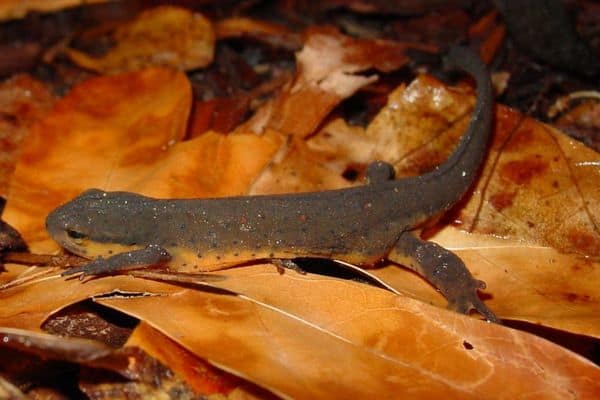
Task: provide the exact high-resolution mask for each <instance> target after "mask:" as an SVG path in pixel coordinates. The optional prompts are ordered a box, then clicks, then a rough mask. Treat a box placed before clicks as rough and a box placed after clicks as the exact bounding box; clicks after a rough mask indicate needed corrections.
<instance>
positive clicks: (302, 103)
mask: <svg viewBox="0 0 600 400" xmlns="http://www.w3.org/2000/svg"><path fill="white" fill-rule="evenodd" d="M410 46H411V45H408V44H404V43H398V42H391V41H384V40H364V39H355V38H351V37H349V36H345V35H342V34H341V33H339V32H337V31H335V30H333V29H315V30H311V31H309V32H308V33H307V38H306V39H305V43H304V46H303V47H302V50H301V51H300V52H298V53H297V55H296V58H297V64H298V72H297V74H296V77H295V79H294V81H293V82H292V83H291V85H290V86H289V87H288V88H287V89H286V90H284V91H283V92H282V93H281V94H280V95H279V96H278V97H277V98H276V99H275V100H274V101H272V102H270V103H269V105H268V106H265V107H263V108H262V109H261V110H260V111H259V112H258V113H257V114H256V115H255V116H254V117H253V118H252V119H251V120H250V121H249V122H248V123H246V126H248V127H250V128H251V129H252V130H253V131H255V132H261V131H262V130H263V129H265V128H267V127H269V128H272V129H275V130H277V131H280V132H282V133H285V134H288V135H292V136H296V137H300V138H304V137H306V136H308V135H310V134H312V133H314V131H315V129H316V128H317V126H318V125H319V124H321V123H322V122H323V119H324V118H325V117H326V116H327V114H329V112H330V111H331V110H332V109H333V108H334V107H335V106H336V105H337V104H339V103H340V102H341V101H342V100H343V99H345V98H347V97H350V96H351V95H352V94H353V93H355V92H356V91H357V90H359V89H360V88H361V87H364V86H366V85H368V84H369V83H372V82H374V81H375V80H376V79H377V76H376V75H373V74H371V75H361V74H360V72H362V71H367V70H370V69H376V70H378V71H382V72H389V71H393V70H395V69H398V68H400V67H401V66H402V65H404V64H406V63H407V62H408V57H407V56H406V55H405V52H406V49H407V48H409V47H410ZM429 50H431V49H429Z"/></svg>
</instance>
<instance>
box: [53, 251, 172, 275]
mask: <svg viewBox="0 0 600 400" xmlns="http://www.w3.org/2000/svg"><path fill="white" fill-rule="evenodd" d="M170 260H171V255H170V254H169V252H168V251H167V250H165V249H164V248H162V247H160V246H158V245H155V244H150V245H148V246H146V247H144V248H143V249H139V250H132V251H128V252H126V253H119V254H115V255H114V256H110V257H108V258H102V257H100V258H97V259H95V260H93V261H90V262H89V263H88V264H85V265H82V266H81V267H75V268H71V269H69V270H67V271H65V272H63V274H62V275H63V276H65V275H74V274H78V273H81V275H80V276H79V279H83V278H85V277H86V276H92V275H113V274H116V273H120V272H123V271H129V270H132V269H140V268H145V267H149V266H160V265H164V264H166V263H168V262H169V261H170Z"/></svg>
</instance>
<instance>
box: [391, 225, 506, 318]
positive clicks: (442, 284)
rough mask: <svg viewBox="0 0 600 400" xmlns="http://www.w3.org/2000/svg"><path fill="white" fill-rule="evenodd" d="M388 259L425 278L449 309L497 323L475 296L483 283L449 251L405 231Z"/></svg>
mask: <svg viewBox="0 0 600 400" xmlns="http://www.w3.org/2000/svg"><path fill="white" fill-rule="evenodd" d="M388 259H389V260H390V261H393V262H395V263H398V264H402V265H404V266H406V267H408V268H410V269H412V270H414V271H416V272H418V273H419V274H420V275H421V276H423V277H425V279H427V280H428V281H429V282H430V283H432V284H433V285H434V286H435V287H436V288H438V290H439V291H440V292H441V293H442V294H443V295H444V297H445V298H446V300H448V307H449V308H450V309H453V310H455V311H457V312H460V313H463V314H467V313H468V312H469V311H470V310H476V311H477V312H479V313H480V314H481V315H483V316H484V317H485V319H486V320H488V321H489V322H498V318H497V317H496V315H495V314H494V313H493V312H492V311H490V309H488V308H487V307H486V305H485V304H483V302H482V301H481V300H480V299H479V297H478V296H477V290H478V289H485V283H484V282H483V281H480V280H477V279H475V278H473V276H472V275H471V273H470V272H469V270H468V269H467V267H466V266H465V264H464V263H463V261H462V260H461V259H460V258H459V257H458V256H457V255H456V254H454V253H452V252H451V251H449V250H446V249H445V248H443V247H441V246H439V245H438V244H436V243H433V242H428V241H425V240H421V239H419V238H417V237H416V236H415V235H414V233H412V232H404V233H403V234H402V235H401V236H400V238H399V240H398V242H397V243H396V246H395V247H394V249H393V250H392V251H391V252H390V254H389V255H388Z"/></svg>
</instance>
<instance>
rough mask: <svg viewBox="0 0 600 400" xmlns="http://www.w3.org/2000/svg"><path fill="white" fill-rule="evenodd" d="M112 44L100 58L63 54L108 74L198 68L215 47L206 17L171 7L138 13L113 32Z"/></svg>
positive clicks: (75, 51) (212, 33)
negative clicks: (114, 43) (137, 70)
mask: <svg viewBox="0 0 600 400" xmlns="http://www.w3.org/2000/svg"><path fill="white" fill-rule="evenodd" d="M114 40H115V42H116V45H115V46H114V47H113V48H112V49H110V50H109V51H108V53H106V54H105V55H103V56H101V57H97V58H96V57H92V56H89V55H87V54H85V53H83V52H81V51H78V50H75V49H67V50H66V52H67V55H68V56H69V57H70V58H71V60H73V62H75V63H76V64H78V65H79V66H81V67H83V68H87V69H91V70H94V71H97V72H101V73H105V74H110V73H116V72H124V71H132V70H136V69H140V68H143V67H151V66H163V67H172V68H177V69H180V70H190V69H195V68H201V67H204V66H206V65H208V64H210V62H211V61H212V59H213V55H214V46H215V35H214V32H213V28H212V25H211V23H210V21H209V20H208V19H207V18H206V17H204V16H203V15H202V14H199V13H194V12H191V11H189V10H186V9H184V8H178V7H172V6H162V7H156V8H152V9H149V10H147V11H144V12H142V13H140V14H139V15H138V16H137V18H136V19H135V20H134V21H132V22H130V23H128V24H125V25H123V26H121V27H120V28H118V29H117V30H116V32H115V33H114Z"/></svg>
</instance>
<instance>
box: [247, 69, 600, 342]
mask: <svg viewBox="0 0 600 400" xmlns="http://www.w3.org/2000/svg"><path fill="white" fill-rule="evenodd" d="M472 104H473V98H472V95H471V94H470V90H469V89H467V88H448V87H446V86H443V85H441V84H440V83H439V82H438V81H436V80H434V79H432V78H430V77H426V76H422V77H419V78H417V79H416V80H415V81H413V82H412V83H411V84H410V85H408V86H407V87H404V86H402V87H399V88H398V89H396V90H395V91H394V92H392V93H391V94H390V96H389V101H388V104H387V105H386V107H384V108H383V109H382V110H381V111H380V113H379V114H378V115H377V116H376V117H375V118H374V119H373V121H372V122H371V123H370V124H369V125H368V127H367V128H366V129H364V130H363V129H361V128H360V127H352V128H349V127H348V126H347V125H346V124H345V123H344V122H342V121H341V120H334V121H332V122H330V123H329V124H327V125H326V126H324V127H323V128H322V129H321V130H320V131H319V132H318V133H317V134H316V135H314V136H313V137H311V138H310V139H309V140H308V141H307V142H306V143H307V144H306V146H296V147H293V148H292V149H291V150H290V151H289V152H288V153H287V154H286V155H285V156H283V157H282V159H281V160H279V162H276V163H273V164H272V165H271V166H270V168H269V169H268V170H267V171H266V173H264V174H263V175H262V176H261V177H260V178H259V179H258V180H257V182H256V184H255V185H254V187H253V192H252V193H256V194H261V193H280V192H281V191H285V190H290V189H292V190H295V191H310V190H323V189H324V188H337V187H343V186H347V185H350V184H353V183H358V182H360V180H357V181H354V182H352V181H349V180H345V179H344V178H343V174H344V171H346V170H347V169H348V168H355V170H356V171H357V175H358V177H360V172H361V171H362V170H363V169H364V167H365V166H366V164H367V163H368V162H369V161H371V160H374V159H382V160H385V161H388V162H391V163H393V164H394V166H395V167H396V171H397V175H399V176H400V177H403V176H413V175H419V174H422V173H424V172H426V171H429V170H431V169H433V168H435V166H436V165H438V164H439V163H441V162H443V161H444V160H445V159H446V157H447V156H448V154H449V153H450V152H451V151H452V148H453V147H454V144H455V143H456V141H457V140H458V138H459V137H460V136H461V135H462V134H463V133H464V131H465V129H466V125H467V122H468V120H469V118H470V108H471V107H472ZM496 116H497V117H496V127H495V134H494V144H493V145H492V152H491V154H490V156H489V157H488V159H487V162H486V165H485V166H484V172H483V178H482V179H480V180H479V182H478V184H477V186H476V188H475V191H474V193H473V194H472V195H471V196H470V197H469V198H468V201H467V202H466V204H462V205H461V206H460V208H459V210H460V218H465V220H464V221H463V223H462V224H459V226H458V227H459V228H463V229H464V228H465V227H468V226H469V222H468V219H469V218H473V217H472V216H473V215H475V213H476V212H479V214H478V215H479V217H478V223H477V225H476V226H475V229H474V230H473V232H472V234H464V233H462V234H461V232H460V231H459V230H458V229H457V228H456V227H452V226H448V227H445V228H444V227H443V226H438V227H437V228H436V230H437V231H439V230H440V229H442V230H441V231H440V232H438V233H437V234H435V235H433V236H431V234H430V233H429V234H428V236H427V238H428V239H430V240H433V241H436V242H438V243H440V244H441V245H442V246H444V247H446V248H449V249H452V250H454V251H455V252H456V253H457V254H458V255H459V256H460V257H461V258H462V259H463V260H464V261H465V263H466V264H467V267H468V268H469V270H470V271H471V272H472V273H473V274H474V275H475V277H477V278H478V279H481V280H483V281H485V282H486V284H487V289H486V290H485V291H484V293H485V295H486V296H487V297H489V298H487V299H486V303H487V304H488V305H489V307H490V308H491V309H492V310H494V311H495V312H496V313H497V314H498V315H499V316H501V318H507V319H515V320H525V321H530V322H533V323H538V324H542V325H545V326H550V327H554V328H558V329H564V330H567V331H570V332H573V333H579V334H586V335H590V336H594V337H598V336H599V335H600V330H599V329H598V327H600V324H599V323H598V322H599V321H598V312H597V310H598V307H599V304H600V298H599V293H598V290H597V286H598V285H597V282H599V281H600V276H599V275H598V271H600V268H599V265H598V263H597V261H595V259H593V257H592V258H591V259H586V258H583V257H582V256H581V255H578V254H561V251H565V250H568V249H569V247H568V246H569V245H570V244H569V243H570V241H571V242H572V241H573V239H574V238H572V237H569V232H573V230H575V229H576V232H583V233H585V234H584V235H583V238H586V237H589V238H590V240H588V241H584V240H582V241H581V242H577V241H575V244H578V245H579V247H580V249H579V252H580V253H583V254H584V255H587V256H594V247H593V246H594V245H595V244H596V245H597V243H600V241H599V240H597V239H596V238H597V236H596V233H595V232H594V225H593V224H592V223H591V222H590V221H592V222H593V216H594V215H600V211H593V212H590V213H589V214H588V213H586V211H585V208H584V207H582V206H581V203H580V204H577V201H573V200H572V198H573V197H574V198H575V199H577V196H576V193H577V190H578V191H579V192H580V193H582V194H583V195H584V196H583V197H584V198H585V199H586V200H587V202H588V204H587V208H588V209H589V210H596V209H597V208H598V207H600V201H598V196H599V194H600V193H599V192H598V190H597V189H598V188H597V185H595V182H596V181H597V180H598V177H597V172H600V170H598V168H594V165H595V164H594V162H595V161H594V160H597V159H598V155H597V154H596V153H594V152H593V151H592V150H590V149H588V148H586V147H584V146H582V145H581V144H578V143H576V142H573V141H571V140H569V139H566V138H565V137H564V136H563V135H561V134H560V133H559V132H557V131H555V130H552V129H551V128H550V127H548V126H547V125H543V124H541V123H539V122H535V121H534V120H531V119H529V120H526V121H527V122H526V125H525V126H523V125H521V128H519V130H517V131H513V128H514V127H515V126H517V123H518V121H520V120H521V119H522V117H521V115H520V114H518V113H517V112H515V111H512V110H510V109H508V108H506V107H503V106H501V105H498V106H497V107H496ZM522 129H525V132H524V133H525V134H526V135H527V136H528V137H531V140H528V141H527V143H524V144H523V145H522V146H514V147H512V149H511V153H512V154H513V155H512V156H510V157H511V158H514V157H528V154H531V155H532V156H531V157H533V158H534V159H536V158H535V155H536V154H538V155H540V157H541V156H542V155H544V158H545V159H548V158H553V157H560V158H559V161H560V162H561V163H563V165H564V167H563V166H559V167H556V168H554V169H553V170H552V172H551V173H546V174H543V175H541V176H540V177H539V178H537V179H536V180H535V181H532V182H529V183H528V184H522V185H519V186H518V191H517V193H515V196H514V203H513V205H512V206H510V207H508V208H509V210H507V212H510V213H511V214H507V216H506V217H505V216H504V213H500V212H499V210H498V209H497V208H495V207H494V204H496V205H497V204H498V203H494V201H493V200H494V199H493V198H491V199H490V196H489V195H487V193H490V191H491V190H499V188H504V190H506V188H507V187H510V186H507V183H504V182H503V180H502V179H501V177H498V176H496V177H493V178H492V180H491V181H490V182H489V183H488V181H487V180H486V175H488V174H489V171H494V170H497V169H498V168H499V167H500V166H501V165H503V163H502V162H498V163H497V164H495V162H496V161H495V160H496V158H497V157H498V156H500V157H501V160H502V157H505V155H504V153H503V152H502V153H501V151H503V146H502V142H503V141H504V140H506V138H507V137H513V136H514V135H521V134H522V133H519V132H520V130H522ZM535 132H537V133H535ZM511 135H512V136H511ZM549 152H550V154H551V155H546V154H548V153H549ZM506 156H508V154H507V155H506ZM361 168H362V169H361ZM518 171H521V170H516V171H515V172H516V173H519V172H518ZM532 172H534V171H533V170H531V169H526V168H524V169H523V170H522V172H521V173H522V174H530V173H532ZM496 175H497V174H496ZM524 176H525V175H524ZM532 179H533V176H532ZM494 180H496V182H495V183H492V182H494ZM554 180H560V181H561V182H562V183H561V186H560V187H562V188H563V190H567V192H566V193H562V192H561V190H559V189H557V188H552V186H553V184H552V182H553V181H554ZM544 185H546V186H547V187H548V186H549V187H550V191H551V192H550V193H552V192H556V195H555V197H557V196H558V198H555V199H553V198H552V197H550V198H548V199H545V195H544V191H546V190H547V189H544ZM482 193H484V194H485V195H484V200H483V203H482ZM488 199H490V200H488ZM543 199H545V200H546V201H551V202H553V204H552V206H551V207H548V209H547V210H545V211H543V210H542V211H540V209H541V207H539V205H537V204H538V203H539V202H540V201H542V200H543ZM496 201H497V200H496ZM480 205H481V206H482V207H481V210H479V211H477V208H478V207H479V206H480ZM511 210H512V211H511ZM554 215H565V216H566V215H571V217H570V220H568V221H567V220H566V219H569V218H566V217H564V218H562V219H561V220H558V219H556V217H554ZM586 217H588V218H587V221H588V223H587V224H586V223H583V222H585V220H586ZM532 218H534V219H533V221H535V223H534V224H535V225H534V226H529V225H528V224H527V223H526V222H527V221H532ZM582 221H583V222H582ZM525 231H526V232H525ZM434 232H435V230H434ZM507 233H510V234H507ZM494 236H500V237H497V238H495V237H494ZM552 246H555V247H554V248H553V247H552ZM590 250H591V251H590ZM371 272H372V273H373V274H375V275H377V276H378V277H380V278H382V279H383V280H384V281H385V282H386V283H388V284H390V285H391V286H392V287H394V288H395V289H397V290H399V291H400V292H402V293H405V294H408V295H410V296H411V297H413V298H417V299H421V300H423V301H426V302H428V303H431V304H436V305H439V306H440V307H444V306H445V305H446V301H445V299H444V298H443V297H442V296H441V295H440V294H439V293H437V292H435V291H433V290H432V287H431V286H430V285H429V284H428V283H427V282H425V281H424V280H423V279H421V278H420V277H418V276H417V275H415V274H414V273H412V272H410V271H407V270H404V269H402V268H398V267H396V266H390V267H387V268H383V269H375V270H372V271H371ZM574 310H576V312H574Z"/></svg>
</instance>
